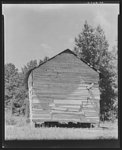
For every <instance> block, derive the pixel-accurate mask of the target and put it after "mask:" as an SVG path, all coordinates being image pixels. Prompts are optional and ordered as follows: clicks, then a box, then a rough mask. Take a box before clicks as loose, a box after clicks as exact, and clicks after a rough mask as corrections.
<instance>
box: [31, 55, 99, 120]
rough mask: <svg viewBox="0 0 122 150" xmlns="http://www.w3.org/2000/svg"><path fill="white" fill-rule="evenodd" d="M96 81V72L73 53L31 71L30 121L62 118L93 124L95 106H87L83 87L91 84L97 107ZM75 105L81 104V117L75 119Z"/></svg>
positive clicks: (88, 95) (76, 116)
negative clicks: (82, 114)
mask: <svg viewBox="0 0 122 150" xmlns="http://www.w3.org/2000/svg"><path fill="white" fill-rule="evenodd" d="M31 73H32V72H31ZM98 80H99V75H98V73H97V72H96V71H94V70H93V69H92V68H90V67H89V66H88V65H86V64H85V63H84V62H82V61H80V60H78V59H77V58H76V57H75V56H74V55H73V54H67V53H62V54H60V55H58V56H56V57H55V58H53V59H51V60H50V61H48V62H46V63H44V64H43V65H42V66H40V67H38V68H36V69H34V70H33V93H32V97H31V102H32V103H31V104H32V110H31V112H32V119H33V121H34V120H40V121H41V120H44V121H46V120H50V121H53V120H56V119H58V120H63V119H64V120H68V121H71V120H77V121H78V120H80V121H81V122H84V121H86V122H88V120H89V121H90V120H91V121H92V120H94V121H95V122H97V121H98V120H99V116H98V114H97V113H96V110H95V108H94V107H96V104H93V103H87V98H88V97H90V94H89V93H88V90H87V89H86V86H88V85H89V84H91V83H92V82H93V83H95V85H94V89H93V91H94V92H93V93H94V95H95V97H97V98H96V99H95V103H97V105H99V100H98V99H99V90H97V89H98ZM68 102H72V103H68ZM79 102H80V103H82V104H83V105H84V106H83V110H84V113H85V116H84V118H83V116H82V117H81V116H79V114H81V112H80V113H79V112H78V111H79V106H80V105H81V104H79ZM51 103H52V104H53V105H54V106H51ZM76 104H77V105H76ZM86 104H87V105H86ZM82 113H83V112H82ZM79 117H80V118H79Z"/></svg>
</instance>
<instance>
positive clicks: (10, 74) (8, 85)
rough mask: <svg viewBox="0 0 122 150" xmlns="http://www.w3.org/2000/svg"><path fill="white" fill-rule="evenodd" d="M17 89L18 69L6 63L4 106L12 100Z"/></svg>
mask: <svg viewBox="0 0 122 150" xmlns="http://www.w3.org/2000/svg"><path fill="white" fill-rule="evenodd" d="M18 87H19V74H18V69H17V68H16V67H15V65H14V64H12V63H8V64H6V65H5V105H6V106H7V105H8V104H10V102H11V100H12V99H13V97H14V95H15V93H16V89H17V88H18Z"/></svg>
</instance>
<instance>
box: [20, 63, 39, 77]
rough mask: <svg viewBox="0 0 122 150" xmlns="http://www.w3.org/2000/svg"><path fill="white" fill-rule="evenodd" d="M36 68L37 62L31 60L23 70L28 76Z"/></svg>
mask: <svg viewBox="0 0 122 150" xmlns="http://www.w3.org/2000/svg"><path fill="white" fill-rule="evenodd" d="M36 66H37V60H31V61H29V62H28V63H27V64H26V65H25V66H24V67H23V68H22V73H23V74H26V73H27V72H28V71H29V70H30V69H33V68H34V67H36Z"/></svg>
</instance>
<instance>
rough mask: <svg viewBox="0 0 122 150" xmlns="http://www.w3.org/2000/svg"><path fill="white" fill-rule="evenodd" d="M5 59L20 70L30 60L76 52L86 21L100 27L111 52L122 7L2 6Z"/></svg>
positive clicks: (94, 5)
mask: <svg viewBox="0 0 122 150" xmlns="http://www.w3.org/2000/svg"><path fill="white" fill-rule="evenodd" d="M2 14H3V15H4V32H5V35H4V36H5V50H4V60H5V64H6V63H13V64H14V65H15V66H16V67H17V68H18V69H19V71H21V68H22V67H23V66H24V65H26V64H27V62H29V61H30V60H34V59H36V60H37V61H39V60H40V59H42V60H43V59H44V57H45V56H48V57H50V58H51V57H53V56H55V55H57V54H58V53H60V52H61V51H63V50H65V49H71V50H73V48H74V46H75V42H74V39H75V37H77V36H78V34H79V33H80V32H81V31H82V28H83V25H84V23H85V20H87V22H88V24H90V25H92V26H93V27H97V26H98V25H101V27H102V29H103V30H104V32H105V35H106V39H107V40H108V43H109V50H111V49H112V47H113V46H114V45H116V44H117V38H118V14H119V4H3V5H2Z"/></svg>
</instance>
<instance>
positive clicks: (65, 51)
mask: <svg viewBox="0 0 122 150" xmlns="http://www.w3.org/2000/svg"><path fill="white" fill-rule="evenodd" d="M62 53H70V54H73V55H75V56H76V57H77V58H78V56H77V55H76V54H75V53H74V52H73V51H71V50H70V49H66V50H64V51H62V52H60V53H59V54H57V55H55V56H53V57H52V58H50V59H48V60H47V61H46V62H43V63H41V64H39V65H38V66H37V67H34V68H33V69H30V70H29V71H28V72H27V73H26V76H25V80H24V82H25V87H26V88H27V89H28V77H29V75H30V73H31V72H32V71H33V70H34V69H36V68H39V67H40V66H41V65H43V64H45V63H47V62H48V61H50V60H52V59H53V58H55V57H56V56H58V55H60V54H62ZM78 59H79V60H81V61H83V62H84V63H85V64H87V65H88V66H89V67H90V68H92V69H93V70H95V71H96V72H97V73H99V74H100V71H99V70H98V69H96V68H94V67H93V66H92V65H91V64H89V63H88V62H86V61H85V60H83V59H82V58H78Z"/></svg>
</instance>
